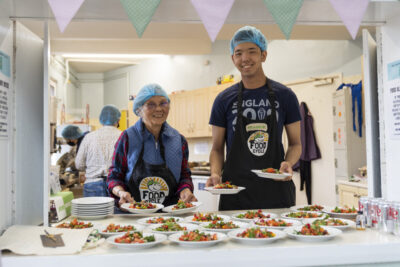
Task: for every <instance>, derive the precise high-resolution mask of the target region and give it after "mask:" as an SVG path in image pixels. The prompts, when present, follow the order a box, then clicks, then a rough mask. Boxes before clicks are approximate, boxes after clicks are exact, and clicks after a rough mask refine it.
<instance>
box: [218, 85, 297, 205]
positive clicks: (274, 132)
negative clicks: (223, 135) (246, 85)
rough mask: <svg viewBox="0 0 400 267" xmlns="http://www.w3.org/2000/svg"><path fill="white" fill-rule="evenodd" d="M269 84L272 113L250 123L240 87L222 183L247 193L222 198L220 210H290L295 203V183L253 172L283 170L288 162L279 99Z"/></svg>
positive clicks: (222, 196) (241, 87)
mask: <svg viewBox="0 0 400 267" xmlns="http://www.w3.org/2000/svg"><path fill="white" fill-rule="evenodd" d="M266 85H267V88H268V89H267V90H268V101H269V103H270V105H271V110H272V113H271V115H270V116H265V117H266V118H265V119H264V120H260V119H256V120H250V119H248V118H247V117H245V116H243V107H242V102H243V101H242V100H243V83H242V82H240V84H239V92H238V105H237V106H238V113H237V123H236V127H235V133H234V137H233V142H232V146H231V150H230V151H229V153H228V155H227V159H226V162H225V164H224V170H223V173H222V181H223V182H225V181H231V182H232V183H233V184H235V185H238V186H244V187H246V190H243V191H241V192H240V193H239V194H235V195H221V198H220V205H219V209H220V210H245V209H273V208H288V207H290V206H293V205H294V204H295V201H296V195H295V194H296V191H295V185H294V183H293V181H292V180H290V181H285V182H282V181H274V180H272V179H266V178H260V177H258V176H257V175H256V174H254V173H253V172H251V170H252V169H257V170H260V169H264V168H275V169H279V168H280V164H281V162H282V161H283V160H284V155H283V151H282V149H281V138H280V136H279V134H278V123H277V119H276V108H275V99H276V96H275V93H274V91H273V90H272V88H271V85H270V82H269V80H268V79H267V82H266Z"/></svg>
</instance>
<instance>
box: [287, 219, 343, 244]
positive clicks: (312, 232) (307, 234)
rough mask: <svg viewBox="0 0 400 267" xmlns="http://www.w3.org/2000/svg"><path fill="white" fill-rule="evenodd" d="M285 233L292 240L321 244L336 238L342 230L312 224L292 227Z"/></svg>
mask: <svg viewBox="0 0 400 267" xmlns="http://www.w3.org/2000/svg"><path fill="white" fill-rule="evenodd" d="M285 232H286V233H287V234H288V236H289V237H290V238H294V239H297V240H300V241H305V242H319V241H326V240H330V239H332V238H334V237H335V236H337V235H340V234H341V233H342V231H341V230H339V229H336V228H332V227H327V226H324V227H322V226H318V225H312V224H309V223H308V224H305V225H300V226H294V227H290V228H288V229H285Z"/></svg>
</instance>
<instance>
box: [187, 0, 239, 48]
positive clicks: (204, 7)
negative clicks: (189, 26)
mask: <svg viewBox="0 0 400 267" xmlns="http://www.w3.org/2000/svg"><path fill="white" fill-rule="evenodd" d="M190 1H191V2H192V5H193V6H194V8H195V9H196V11H197V14H198V15H199V17H200V19H201V21H202V22H203V24H204V27H205V28H206V30H207V33H208V36H210V39H211V41H212V42H214V41H215V39H216V38H217V35H218V33H219V31H220V30H221V28H222V26H223V25H224V23H225V20H226V17H228V14H229V11H230V10H231V8H232V6H233V3H234V2H235V0H190Z"/></svg>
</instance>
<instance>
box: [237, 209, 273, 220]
mask: <svg viewBox="0 0 400 267" xmlns="http://www.w3.org/2000/svg"><path fill="white" fill-rule="evenodd" d="M252 211H257V210H252ZM245 213H246V212H239V213H235V214H232V216H231V217H232V219H233V220H238V221H242V222H252V221H253V220H254V219H246V218H238V217H237V216H238V215H240V214H245ZM262 214H264V215H265V216H268V215H269V217H268V219H271V218H276V217H278V215H276V214H275V213H270V212H262ZM255 219H257V218H255Z"/></svg>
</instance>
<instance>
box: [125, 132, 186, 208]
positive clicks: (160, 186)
mask: <svg viewBox="0 0 400 267" xmlns="http://www.w3.org/2000/svg"><path fill="white" fill-rule="evenodd" d="M144 127H145V126H144V125H143V127H142V129H143V132H144ZM161 132H162V129H161ZM159 145H160V154H161V157H162V159H163V160H164V163H163V164H150V163H147V162H146V161H144V160H143V153H144V144H143V145H142V150H141V151H140V155H139V158H138V160H137V162H136V165H135V168H134V169H133V172H132V175H131V177H130V179H129V183H128V188H129V192H130V193H131V195H132V196H133V198H134V199H135V201H142V200H147V201H149V202H152V203H160V204H163V205H164V206H169V205H173V204H176V203H177V202H178V200H179V196H177V195H176V194H175V193H176V191H177V188H178V183H177V182H176V180H175V177H174V175H173V173H172V172H171V170H170V169H169V168H168V167H167V165H166V163H165V162H166V161H165V149H164V145H163V144H162V138H161V133H160V138H159Z"/></svg>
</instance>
